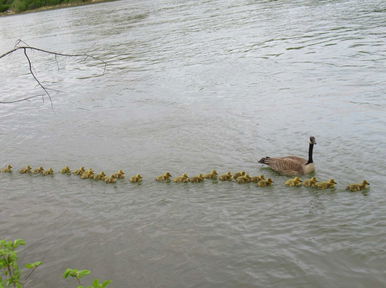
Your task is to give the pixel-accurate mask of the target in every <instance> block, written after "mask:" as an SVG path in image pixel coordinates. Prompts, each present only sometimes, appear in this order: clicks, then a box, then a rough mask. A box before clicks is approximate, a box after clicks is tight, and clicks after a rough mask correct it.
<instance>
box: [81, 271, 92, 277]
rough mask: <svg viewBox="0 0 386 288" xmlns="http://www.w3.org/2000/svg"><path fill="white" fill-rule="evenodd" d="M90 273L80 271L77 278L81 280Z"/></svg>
mask: <svg viewBox="0 0 386 288" xmlns="http://www.w3.org/2000/svg"><path fill="white" fill-rule="evenodd" d="M90 273H91V271H90V270H80V271H79V272H78V277H79V278H82V277H84V276H86V275H89V274H90Z"/></svg>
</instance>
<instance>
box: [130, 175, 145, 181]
mask: <svg viewBox="0 0 386 288" xmlns="http://www.w3.org/2000/svg"><path fill="white" fill-rule="evenodd" d="M130 182H131V183H141V182H142V175H141V174H137V175H135V176H133V177H131V178H130Z"/></svg>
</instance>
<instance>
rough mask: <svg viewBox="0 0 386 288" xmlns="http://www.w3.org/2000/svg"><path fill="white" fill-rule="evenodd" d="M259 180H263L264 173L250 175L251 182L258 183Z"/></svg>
mask: <svg viewBox="0 0 386 288" xmlns="http://www.w3.org/2000/svg"><path fill="white" fill-rule="evenodd" d="M261 180H265V176H264V175H260V176H252V177H251V182H253V183H259V181H261Z"/></svg>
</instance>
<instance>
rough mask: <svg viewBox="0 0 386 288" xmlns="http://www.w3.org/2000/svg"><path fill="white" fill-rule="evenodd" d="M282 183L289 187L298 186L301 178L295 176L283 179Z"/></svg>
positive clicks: (300, 183) (300, 184)
mask: <svg viewBox="0 0 386 288" xmlns="http://www.w3.org/2000/svg"><path fill="white" fill-rule="evenodd" d="M284 184H285V185H287V186H290V187H300V186H302V179H300V178H299V177H295V178H292V179H289V180H287V181H285V183H284Z"/></svg>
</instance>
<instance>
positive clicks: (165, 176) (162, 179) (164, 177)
mask: <svg viewBox="0 0 386 288" xmlns="http://www.w3.org/2000/svg"><path fill="white" fill-rule="evenodd" d="M170 177H172V174H170V173H169V172H166V173H165V174H163V175H160V176H158V177H156V178H155V181H158V182H170Z"/></svg>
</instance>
